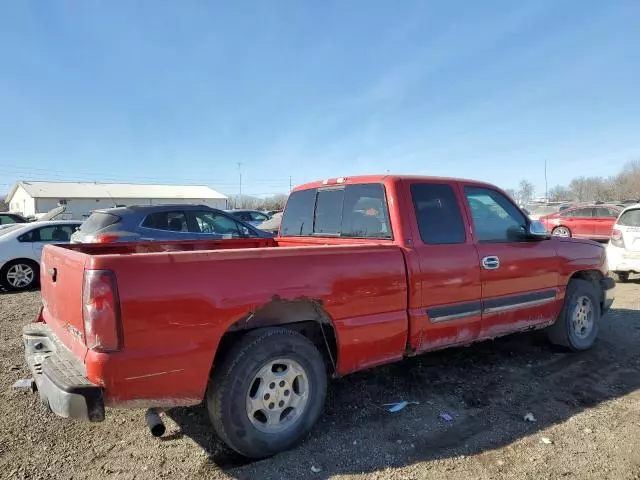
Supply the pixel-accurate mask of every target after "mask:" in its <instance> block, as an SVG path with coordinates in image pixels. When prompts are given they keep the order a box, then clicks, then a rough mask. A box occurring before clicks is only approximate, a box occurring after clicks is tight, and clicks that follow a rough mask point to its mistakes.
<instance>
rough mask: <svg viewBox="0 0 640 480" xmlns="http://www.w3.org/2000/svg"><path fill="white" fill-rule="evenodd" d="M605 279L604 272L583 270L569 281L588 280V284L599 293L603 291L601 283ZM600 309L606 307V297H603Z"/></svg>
mask: <svg viewBox="0 0 640 480" xmlns="http://www.w3.org/2000/svg"><path fill="white" fill-rule="evenodd" d="M603 278H604V275H602V272H601V271H599V270H581V271H579V272H576V273H574V274H573V275H571V277H570V278H569V281H571V280H574V279H578V280H586V281H587V282H590V283H591V284H592V285H593V286H594V287H595V288H596V289H597V290H598V291H602V287H601V285H600V281H601V280H602V279H603ZM600 307H601V308H603V307H604V295H602V298H601V299H600Z"/></svg>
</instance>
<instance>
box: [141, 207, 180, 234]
mask: <svg viewBox="0 0 640 480" xmlns="http://www.w3.org/2000/svg"><path fill="white" fill-rule="evenodd" d="M142 226H143V227H145V228H153V229H155V230H169V231H172V232H188V231H189V228H188V227H187V217H186V216H185V214H184V212H156V213H152V214H150V215H147V218H145V219H144V222H142Z"/></svg>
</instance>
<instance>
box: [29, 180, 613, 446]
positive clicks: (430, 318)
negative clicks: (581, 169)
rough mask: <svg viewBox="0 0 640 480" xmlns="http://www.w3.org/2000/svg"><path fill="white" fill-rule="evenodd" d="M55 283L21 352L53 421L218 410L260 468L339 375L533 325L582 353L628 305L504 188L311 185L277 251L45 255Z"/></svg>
mask: <svg viewBox="0 0 640 480" xmlns="http://www.w3.org/2000/svg"><path fill="white" fill-rule="evenodd" d="M41 286H42V300H43V308H42V312H41V314H40V316H39V319H38V321H37V322H35V323H33V324H30V325H27V326H26V327H25V328H24V332H23V339H24V344H25V352H26V353H25V355H26V359H27V363H28V365H29V367H30V369H31V371H32V372H33V375H34V379H35V386H36V387H37V389H38V390H39V392H40V395H41V397H42V399H43V401H44V402H45V403H46V404H47V405H48V406H49V407H50V408H51V410H52V411H53V412H55V413H56V414H58V415H61V416H63V417H71V418H77V419H84V420H89V421H101V420H103V419H104V416H105V407H113V408H126V407H136V408H137V407H145V408H156V409H163V408H170V407H174V406H188V405H195V404H198V403H200V402H202V401H203V400H204V402H205V403H206V406H207V409H208V411H209V414H210V418H211V421H212V423H213V427H214V428H215V431H216V432H217V433H218V435H219V436H220V437H221V438H222V440H224V441H225V442H226V443H227V444H228V445H229V446H230V447H231V448H233V449H235V450H236V451H238V452H240V453H241V454H243V455H246V456H248V457H253V458H260V457H265V456H269V455H273V454H275V453H277V452H279V451H281V450H283V449H286V448H290V447H292V446H293V445H295V444H296V443H297V442H299V441H300V440H301V439H303V438H304V437H305V435H306V434H307V433H308V432H309V431H310V430H311V428H312V427H313V425H314V424H315V423H316V421H317V420H318V417H319V416H320V414H321V412H322V410H323V404H324V401H325V391H326V387H327V378H328V377H330V376H340V375H346V374H348V373H351V372H354V371H357V370H361V369H365V368H369V367H374V366H376V365H381V364H385V363H389V362H394V361H397V360H400V359H402V358H403V357H407V356H412V355H416V354H419V353H422V352H427V351H431V350H436V349H441V348H446V347H450V346H455V345H469V344H471V343H473V342H476V341H480V340H486V339H492V338H495V337H499V336H501V335H506V334H509V333H513V332H518V331H524V330H529V329H539V328H547V329H548V332H549V337H550V339H551V341H552V342H553V343H556V344H559V345H562V346H565V347H567V348H569V349H572V350H584V349H587V348H589V347H591V345H592V344H593V343H594V341H595V339H596V335H597V333H598V324H599V322H600V319H601V316H602V315H603V314H604V312H606V311H607V309H608V308H609V307H610V305H611V303H612V301H613V292H614V289H613V287H614V282H613V280H612V279H611V278H609V277H608V276H607V267H606V256H605V250H604V248H603V247H602V246H601V245H599V244H598V243H595V242H591V241H589V240H578V239H572V238H557V237H554V238H551V236H550V235H548V233H547V232H546V231H545V230H544V228H541V225H540V224H539V223H536V222H532V221H531V220H530V219H528V217H527V216H526V215H525V214H524V213H523V212H522V211H521V210H520V209H519V208H518V207H517V206H516V205H515V204H514V203H513V202H512V200H511V199H510V198H509V197H508V196H507V195H506V194H505V193H504V192H502V191H501V190H499V189H498V188H496V187H494V186H492V185H488V184H484V183H480V182H475V181H467V180H456V179H446V178H429V177H409V176H363V177H353V178H338V179H332V180H326V181H322V182H316V183H311V184H307V185H304V186H301V187H298V188H297V189H295V190H294V191H293V192H292V194H291V196H290V198H289V201H288V203H287V207H286V210H285V212H284V215H283V219H282V225H281V227H280V234H279V236H278V237H277V238H275V239H238V240H220V241H198V242H176V243H130V244H104V245H97V244H93V245H82V244H81V245H64V246H47V247H45V249H44V253H43V257H42V268H41ZM151 413H153V411H152V412H151Z"/></svg>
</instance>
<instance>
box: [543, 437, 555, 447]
mask: <svg viewBox="0 0 640 480" xmlns="http://www.w3.org/2000/svg"><path fill="white" fill-rule="evenodd" d="M540 443H544V444H545V445H552V444H553V440H551V439H550V438H547V437H542V438H541V439H540Z"/></svg>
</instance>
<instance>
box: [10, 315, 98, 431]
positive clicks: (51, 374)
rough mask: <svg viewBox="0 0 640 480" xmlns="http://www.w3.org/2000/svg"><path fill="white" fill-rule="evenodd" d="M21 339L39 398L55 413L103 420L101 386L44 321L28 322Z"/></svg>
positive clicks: (70, 416) (65, 416)
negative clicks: (88, 377)
mask: <svg viewBox="0 0 640 480" xmlns="http://www.w3.org/2000/svg"><path fill="white" fill-rule="evenodd" d="M22 340H23V343H24V355H25V359H26V361H27V365H28V366H29V370H30V371H31V373H32V375H33V379H34V380H35V384H36V387H37V389H38V393H39V394H40V398H41V400H42V402H43V403H44V404H45V405H46V406H48V407H49V408H50V409H51V411H52V412H53V413H55V414H56V415H59V416H60V417H64V418H73V419H76V420H85V421H89V422H100V421H102V420H104V399H103V395H102V388H101V387H100V386H98V385H95V384H93V383H91V382H90V381H89V380H88V379H87V378H86V376H85V371H84V365H83V364H82V363H81V362H80V361H78V360H77V359H76V358H75V357H73V355H71V353H69V351H68V350H67V349H66V347H65V346H64V345H62V344H61V343H60V341H59V340H58V339H57V338H56V336H55V335H54V333H53V332H52V331H51V329H50V328H49V327H48V326H47V325H46V324H45V323H32V324H29V325H26V326H25V327H24V328H23V330H22Z"/></svg>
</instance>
